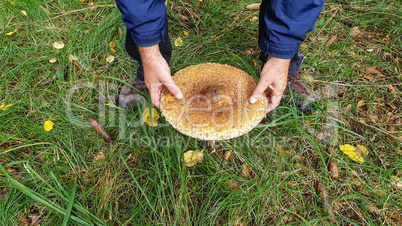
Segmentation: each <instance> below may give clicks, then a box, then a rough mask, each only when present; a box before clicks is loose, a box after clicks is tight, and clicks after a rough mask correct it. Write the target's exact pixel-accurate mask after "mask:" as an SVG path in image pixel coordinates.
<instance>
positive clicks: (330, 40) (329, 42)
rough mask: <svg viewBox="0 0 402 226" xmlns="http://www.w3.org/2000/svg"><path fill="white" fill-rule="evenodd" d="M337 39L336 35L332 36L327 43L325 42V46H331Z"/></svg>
mask: <svg viewBox="0 0 402 226" xmlns="http://www.w3.org/2000/svg"><path fill="white" fill-rule="evenodd" d="M337 39H338V35H332V36H331V37H330V38H329V39H328V41H327V45H332V44H334V42H335V41H336V40H337Z"/></svg>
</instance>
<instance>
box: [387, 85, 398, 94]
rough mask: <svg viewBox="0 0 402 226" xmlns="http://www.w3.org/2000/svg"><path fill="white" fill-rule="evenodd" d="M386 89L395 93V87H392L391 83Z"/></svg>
mask: <svg viewBox="0 0 402 226" xmlns="http://www.w3.org/2000/svg"><path fill="white" fill-rule="evenodd" d="M388 89H389V90H390V91H391V93H396V88H395V87H393V86H392V85H389V86H388Z"/></svg>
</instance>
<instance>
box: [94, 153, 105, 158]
mask: <svg viewBox="0 0 402 226" xmlns="http://www.w3.org/2000/svg"><path fill="white" fill-rule="evenodd" d="M94 159H95V160H105V152H103V151H99V153H97V154H96V155H95V156H94Z"/></svg>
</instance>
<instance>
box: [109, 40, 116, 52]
mask: <svg viewBox="0 0 402 226" xmlns="http://www.w3.org/2000/svg"><path fill="white" fill-rule="evenodd" d="M116 45H117V41H116V40H114V41H111V42H110V43H109V47H110V49H111V50H112V51H113V52H116V50H115V49H114V47H116Z"/></svg>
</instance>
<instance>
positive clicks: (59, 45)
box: [53, 41, 65, 49]
mask: <svg viewBox="0 0 402 226" xmlns="http://www.w3.org/2000/svg"><path fill="white" fill-rule="evenodd" d="M64 46H65V45H64V42H63V41H57V42H54V43H53V47H54V48H55V49H63V48H64Z"/></svg>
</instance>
